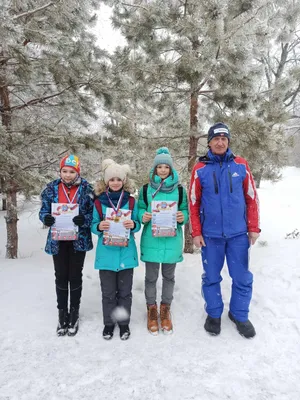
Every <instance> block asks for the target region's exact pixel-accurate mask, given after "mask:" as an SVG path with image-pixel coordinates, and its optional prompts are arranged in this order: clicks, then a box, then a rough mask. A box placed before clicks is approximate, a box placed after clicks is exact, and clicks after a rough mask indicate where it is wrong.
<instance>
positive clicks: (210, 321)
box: [204, 315, 221, 336]
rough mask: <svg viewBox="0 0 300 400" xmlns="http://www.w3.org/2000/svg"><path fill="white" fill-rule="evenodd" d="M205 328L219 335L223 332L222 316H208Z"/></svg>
mask: <svg viewBox="0 0 300 400" xmlns="http://www.w3.org/2000/svg"><path fill="white" fill-rule="evenodd" d="M204 329H205V330H206V332H208V333H209V334H210V335H212V336H217V335H219V334H220V332H221V318H212V317H211V316H209V315H208V316H207V318H206V321H205V324H204Z"/></svg>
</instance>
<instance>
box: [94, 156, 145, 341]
mask: <svg viewBox="0 0 300 400" xmlns="http://www.w3.org/2000/svg"><path fill="white" fill-rule="evenodd" d="M102 169H103V171H104V180H102V181H99V182H98V183H97V184H96V185H95V195H96V196H97V198H96V200H95V204H94V210H93V220H92V232H93V233H94V234H95V235H97V236H98V244H97V250H96V259H95V269H98V270H99V275H100V284H101V291H102V308H103V322H104V329H103V338H104V339H107V340H109V339H111V338H112V337H113V333H114V328H115V322H116V321H118V325H119V328H120V338H121V339H122V340H126V339H128V338H129V336H130V329H129V322H130V314H131V304H132V281H133V268H135V267H137V266H138V255H137V248H136V244H135V239H134V233H135V232H138V231H139V229H140V223H139V221H138V210H137V204H135V201H134V197H132V196H130V192H132V187H131V181H130V179H129V178H128V175H129V174H130V168H129V166H128V165H119V164H117V163H115V162H114V161H113V160H104V161H103V163H102ZM107 208H110V211H111V214H110V215H112V216H114V217H113V218H114V220H115V221H116V222H117V220H118V219H119V210H120V209H122V210H131V219H128V220H125V221H124V222H123V225H124V227H125V228H127V229H129V230H130V235H129V238H128V240H127V241H125V243H116V242H115V241H112V242H111V241H110V239H109V238H108V237H107V235H106V232H107V230H108V229H109V227H110V219H108V218H107V217H106V211H107Z"/></svg>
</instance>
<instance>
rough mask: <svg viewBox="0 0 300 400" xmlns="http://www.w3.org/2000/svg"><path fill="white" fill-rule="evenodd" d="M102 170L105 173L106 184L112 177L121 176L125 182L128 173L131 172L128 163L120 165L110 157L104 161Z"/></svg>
mask: <svg viewBox="0 0 300 400" xmlns="http://www.w3.org/2000/svg"><path fill="white" fill-rule="evenodd" d="M102 171H103V173H104V182H105V184H107V183H108V181H109V180H110V179H112V178H120V179H122V181H123V182H125V181H126V178H127V175H130V174H131V169H130V167H129V165H128V164H124V165H120V164H117V163H116V162H114V161H113V160H110V159H107V160H104V161H102Z"/></svg>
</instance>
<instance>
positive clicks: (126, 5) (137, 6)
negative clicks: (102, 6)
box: [121, 2, 148, 11]
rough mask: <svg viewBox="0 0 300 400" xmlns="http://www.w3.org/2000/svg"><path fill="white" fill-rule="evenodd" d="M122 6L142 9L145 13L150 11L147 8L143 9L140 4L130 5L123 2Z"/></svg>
mask: <svg viewBox="0 0 300 400" xmlns="http://www.w3.org/2000/svg"><path fill="white" fill-rule="evenodd" d="M121 5H122V6H124V7H134V8H141V9H142V10H144V11H148V9H147V8H146V7H143V6H141V5H139V4H128V3H123V2H122V3H121Z"/></svg>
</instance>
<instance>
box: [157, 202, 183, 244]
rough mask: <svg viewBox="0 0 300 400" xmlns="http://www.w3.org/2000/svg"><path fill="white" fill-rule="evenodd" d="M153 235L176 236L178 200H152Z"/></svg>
mask: <svg viewBox="0 0 300 400" xmlns="http://www.w3.org/2000/svg"><path fill="white" fill-rule="evenodd" d="M151 211H152V236H157V237H163V236H176V229H177V221H176V213H177V202H176V201H152V202H151Z"/></svg>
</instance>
